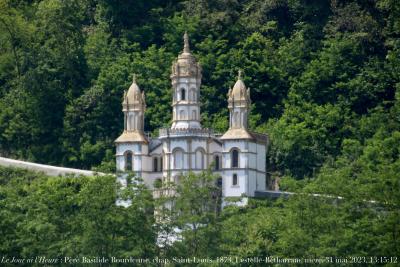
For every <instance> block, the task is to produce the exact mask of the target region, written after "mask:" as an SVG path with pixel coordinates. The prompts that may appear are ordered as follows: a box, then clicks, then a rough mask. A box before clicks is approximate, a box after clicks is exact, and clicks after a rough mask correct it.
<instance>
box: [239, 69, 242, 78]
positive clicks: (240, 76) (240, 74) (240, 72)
mask: <svg viewBox="0 0 400 267" xmlns="http://www.w3.org/2000/svg"><path fill="white" fill-rule="evenodd" d="M241 79H242V70H241V69H239V71H238V80H241Z"/></svg>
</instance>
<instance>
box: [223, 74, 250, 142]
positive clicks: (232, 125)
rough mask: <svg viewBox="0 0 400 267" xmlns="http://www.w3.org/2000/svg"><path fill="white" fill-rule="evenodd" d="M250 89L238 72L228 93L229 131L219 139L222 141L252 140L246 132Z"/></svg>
mask: <svg viewBox="0 0 400 267" xmlns="http://www.w3.org/2000/svg"><path fill="white" fill-rule="evenodd" d="M250 104H251V100H250V89H246V85H245V84H244V82H243V80H242V72H241V71H240V70H239V74H238V79H237V81H236V83H235V85H234V86H233V89H229V92H228V109H229V129H228V131H227V132H226V133H225V134H224V135H223V136H222V137H221V139H222V140H224V139H253V136H252V135H251V134H250V133H249V132H248V130H247V129H248V118H249V112H250Z"/></svg>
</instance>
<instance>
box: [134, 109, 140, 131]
mask: <svg viewBox="0 0 400 267" xmlns="http://www.w3.org/2000/svg"><path fill="white" fill-rule="evenodd" d="M135 129H136V130H137V129H139V116H138V114H137V113H136V114H135Z"/></svg>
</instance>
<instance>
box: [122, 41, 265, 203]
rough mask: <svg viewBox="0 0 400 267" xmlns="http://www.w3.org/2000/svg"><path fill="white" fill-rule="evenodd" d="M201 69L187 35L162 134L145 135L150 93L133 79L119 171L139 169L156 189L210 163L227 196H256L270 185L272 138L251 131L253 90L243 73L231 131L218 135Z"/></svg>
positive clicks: (234, 94) (231, 98) (231, 105)
mask: <svg viewBox="0 0 400 267" xmlns="http://www.w3.org/2000/svg"><path fill="white" fill-rule="evenodd" d="M201 71H202V69H201V66H200V64H199V63H198V62H197V61H196V59H195V57H194V56H193V55H192V54H191V52H190V49H189V40H188V36H187V34H186V33H185V35H184V48H183V52H182V53H181V54H180V55H179V56H178V58H177V59H176V60H175V61H174V62H173V65H172V68H171V82H172V90H173V98H172V114H173V117H172V118H173V119H172V124H171V127H170V128H162V129H159V136H158V137H157V138H150V137H148V136H146V134H145V133H144V113H145V109H146V103H145V95H144V92H141V91H140V89H139V86H138V85H137V84H136V81H135V78H134V79H133V83H132V85H131V86H130V87H129V90H128V91H127V92H126V93H125V94H124V98H123V102H122V111H123V113H124V131H123V133H122V134H121V136H119V137H118V138H117V140H115V143H116V166H117V170H118V171H120V172H124V171H132V172H134V173H135V174H136V176H138V177H141V178H142V179H143V181H144V183H145V184H146V185H147V186H148V187H149V188H151V189H152V188H153V187H154V184H155V182H156V181H157V180H159V181H158V183H159V182H160V180H161V182H166V181H172V182H175V183H179V180H180V179H182V178H183V176H182V174H185V173H188V172H190V171H191V172H194V173H198V172H201V171H203V170H206V169H207V168H209V167H210V166H211V167H212V171H213V172H214V173H215V174H216V175H217V176H218V177H220V178H219V179H218V181H217V182H218V183H219V185H220V186H221V187H222V197H239V196H249V197H252V196H254V193H255V191H263V190H265V189H266V149H267V142H268V139H267V136H266V135H264V134H259V133H254V132H251V131H249V129H248V116H249V112H250V104H251V100H250V90H249V89H246V86H245V84H244V82H243V81H242V79H241V74H240V72H239V77H238V80H237V81H236V83H235V85H234V86H233V88H232V89H229V92H228V109H229V112H230V115H229V129H228V131H227V132H225V133H224V134H223V135H221V134H215V133H214V132H213V131H212V130H211V129H207V128H202V126H201V121H200V106H201V105H200V86H201V78H202V74H201Z"/></svg>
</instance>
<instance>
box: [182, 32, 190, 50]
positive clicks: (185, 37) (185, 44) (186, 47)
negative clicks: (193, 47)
mask: <svg viewBox="0 0 400 267" xmlns="http://www.w3.org/2000/svg"><path fill="white" fill-rule="evenodd" d="M183 53H190V49H189V36H188V34H187V32H186V31H185V34H184V35H183Z"/></svg>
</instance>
